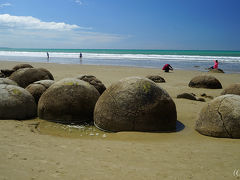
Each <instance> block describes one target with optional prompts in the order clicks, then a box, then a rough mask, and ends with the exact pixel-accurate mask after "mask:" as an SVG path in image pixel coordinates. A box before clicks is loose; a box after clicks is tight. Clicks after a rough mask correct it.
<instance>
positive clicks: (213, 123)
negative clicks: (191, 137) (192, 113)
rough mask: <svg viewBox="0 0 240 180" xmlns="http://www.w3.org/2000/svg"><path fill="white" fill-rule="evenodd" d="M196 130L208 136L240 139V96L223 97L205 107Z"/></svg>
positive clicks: (229, 95) (197, 122)
mask: <svg viewBox="0 0 240 180" xmlns="http://www.w3.org/2000/svg"><path fill="white" fill-rule="evenodd" d="M195 129H196V130H197V131H198V132H199V133H201V134H203V135H207V136H214V137H224V138H240V96H238V95H232V94H228V95H223V96H219V97H217V98H215V99H214V100H212V101H211V102H210V103H208V104H207V105H206V106H204V107H203V108H202V110H201V112H200V114H199V117H198V120H197V121H196V127H195Z"/></svg>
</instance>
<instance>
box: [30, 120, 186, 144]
mask: <svg viewBox="0 0 240 180" xmlns="http://www.w3.org/2000/svg"><path fill="white" fill-rule="evenodd" d="M36 124H37V125H36ZM32 125H34V127H35V129H36V131H37V132H38V133H40V134H45V135H52V136H58V137H66V138H81V139H96V140H100V139H102V140H120V141H148V142H153V141H155V142H156V141H159V140H160V141H169V140H171V139H172V140H174V139H176V138H180V137H181V136H182V135H184V134H183V133H181V132H172V133H167V132H165V133H164V132H152V133H151V132H135V131H127V132H126V131H125V132H117V133H114V132H105V131H101V130H99V129H98V128H96V127H95V126H94V125H89V124H83V125H67V124H60V123H56V122H50V121H46V120H41V119H36V120H34V123H33V124H32Z"/></svg>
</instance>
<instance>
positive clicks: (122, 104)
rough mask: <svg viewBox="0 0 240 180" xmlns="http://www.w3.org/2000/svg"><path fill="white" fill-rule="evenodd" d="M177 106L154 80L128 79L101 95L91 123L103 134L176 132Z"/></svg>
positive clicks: (113, 85) (115, 84) (112, 86)
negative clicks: (104, 132) (104, 131)
mask: <svg viewBox="0 0 240 180" xmlns="http://www.w3.org/2000/svg"><path fill="white" fill-rule="evenodd" d="M176 121H177V112H176V106H175V103H174V101H173V100H172V98H171V97H170V96H169V94H168V93H167V92H166V91H165V90H163V89H162V88H160V87H159V86H158V85H157V84H155V83H154V82H153V81H151V80H149V79H146V78H140V77H129V78H125V79H122V80H120V81H118V82H116V83H114V84H112V85H111V86H110V87H109V88H107V89H106V90H105V91H104V93H103V94H102V95H101V96H100V98H99V100H98V101H97V103H96V106H95V110H94V124H95V126H96V127H98V128H99V129H102V130H106V131H113V132H118V131H175V130H176Z"/></svg>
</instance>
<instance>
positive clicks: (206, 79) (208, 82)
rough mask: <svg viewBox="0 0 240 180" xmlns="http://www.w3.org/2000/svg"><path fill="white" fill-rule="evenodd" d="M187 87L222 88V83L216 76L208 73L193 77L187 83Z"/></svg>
mask: <svg viewBox="0 0 240 180" xmlns="http://www.w3.org/2000/svg"><path fill="white" fill-rule="evenodd" d="M188 86H189V87H194V88H207V89H222V85H221V83H220V82H219V80H218V79H217V78H215V77H214V76H209V75H200V76H196V77H194V78H193V79H192V80H191V81H190V82H189V84H188Z"/></svg>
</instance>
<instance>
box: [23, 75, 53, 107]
mask: <svg viewBox="0 0 240 180" xmlns="http://www.w3.org/2000/svg"><path fill="white" fill-rule="evenodd" d="M53 83H54V81H53V80H41V81H36V82H34V83H33V84H29V85H28V86H27V87H26V88H25V89H26V90H27V91H28V92H30V93H31V94H32V96H33V97H34V99H35V102H36V103H38V100H39V98H40V97H41V95H42V94H43V93H44V92H45V91H46V90H47V89H48V88H49V87H50V86H51V85H52V84H53Z"/></svg>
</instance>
